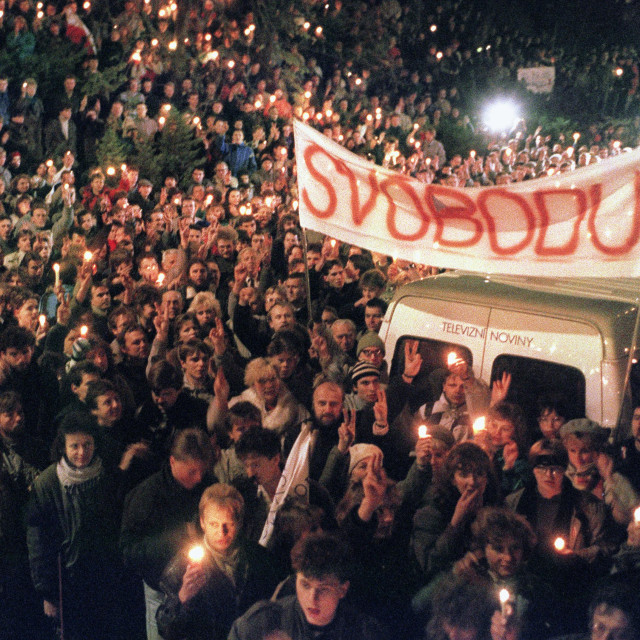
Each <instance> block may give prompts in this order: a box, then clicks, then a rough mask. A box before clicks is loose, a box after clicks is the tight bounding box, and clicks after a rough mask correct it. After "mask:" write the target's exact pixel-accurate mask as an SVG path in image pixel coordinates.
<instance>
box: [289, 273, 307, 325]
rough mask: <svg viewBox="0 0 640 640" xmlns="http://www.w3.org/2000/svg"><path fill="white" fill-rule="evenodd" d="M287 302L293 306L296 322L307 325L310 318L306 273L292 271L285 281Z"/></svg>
mask: <svg viewBox="0 0 640 640" xmlns="http://www.w3.org/2000/svg"><path fill="white" fill-rule="evenodd" d="M284 290H285V293H286V294H287V302H289V303H290V304H291V306H292V307H293V313H294V315H295V319H296V322H299V323H300V324H302V325H306V324H307V321H308V319H309V311H308V307H307V286H306V281H305V274H304V273H290V274H289V275H288V276H287V279H286V280H285V281H284Z"/></svg>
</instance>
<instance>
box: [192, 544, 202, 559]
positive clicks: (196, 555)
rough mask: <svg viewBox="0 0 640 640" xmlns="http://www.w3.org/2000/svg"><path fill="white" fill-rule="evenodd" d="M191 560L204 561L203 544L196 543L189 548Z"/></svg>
mask: <svg viewBox="0 0 640 640" xmlns="http://www.w3.org/2000/svg"><path fill="white" fill-rule="evenodd" d="M188 556H189V560H191V562H202V560H203V559H204V547H203V546H202V545H201V544H196V545H194V546H193V547H191V549H189V553H188Z"/></svg>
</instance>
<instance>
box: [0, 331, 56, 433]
mask: <svg viewBox="0 0 640 640" xmlns="http://www.w3.org/2000/svg"><path fill="white" fill-rule="evenodd" d="M34 348H35V337H34V335H33V334H32V333H31V332H30V331H29V330H28V329H25V328H24V327H19V326H9V327H7V328H6V329H3V331H2V332H0V392H3V391H15V392H16V393H18V394H19V395H20V397H21V398H22V409H23V411H24V428H25V433H26V434H31V435H33V436H34V437H39V438H40V439H42V440H43V441H44V442H45V443H46V444H47V445H51V443H52V442H53V438H54V436H55V433H53V429H52V427H53V424H54V416H55V415H56V413H57V407H58V403H59V393H58V381H57V379H56V377H55V375H54V374H53V373H52V372H51V371H50V370H48V369H46V368H43V367H41V366H40V365H39V364H38V363H37V362H36V361H35V360H34V359H33V352H34Z"/></svg>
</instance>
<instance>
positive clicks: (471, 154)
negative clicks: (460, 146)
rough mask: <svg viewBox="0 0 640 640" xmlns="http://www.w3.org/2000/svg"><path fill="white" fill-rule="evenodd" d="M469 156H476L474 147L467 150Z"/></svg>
mask: <svg viewBox="0 0 640 640" xmlns="http://www.w3.org/2000/svg"><path fill="white" fill-rule="evenodd" d="M469 156H470V157H471V158H475V157H476V150H475V149H471V151H469Z"/></svg>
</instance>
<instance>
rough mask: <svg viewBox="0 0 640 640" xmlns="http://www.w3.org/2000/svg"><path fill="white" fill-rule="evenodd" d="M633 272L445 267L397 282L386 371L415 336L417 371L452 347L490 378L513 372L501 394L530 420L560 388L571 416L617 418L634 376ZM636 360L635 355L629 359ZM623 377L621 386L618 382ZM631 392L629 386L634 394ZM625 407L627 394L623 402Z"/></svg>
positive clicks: (636, 292)
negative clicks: (602, 274)
mask: <svg viewBox="0 0 640 640" xmlns="http://www.w3.org/2000/svg"><path fill="white" fill-rule="evenodd" d="M639 297H640V280H634V279H616V280H602V279H596V278H594V279H553V280H551V279H543V278H522V277H509V276H484V277H483V276H482V275H477V274H471V273H463V272H448V273H444V274H442V275H439V276H435V277H431V278H426V279H424V280H420V281H418V282H413V283H411V284H408V285H406V286H404V287H401V288H400V289H398V290H397V291H396V293H395V295H394V297H393V300H392V301H391V304H390V305H389V309H388V310H387V313H386V315H385V319H384V323H383V325H382V327H381V329H380V336H381V338H382V339H383V340H384V342H385V344H386V352H387V360H388V361H389V366H390V369H391V374H392V375H393V374H394V373H396V372H397V371H399V370H400V367H401V366H402V362H401V360H402V358H403V353H404V348H403V344H404V340H406V339H418V340H419V341H420V353H421V355H422V358H423V369H422V373H424V374H425V376H426V375H428V374H430V373H431V372H433V371H435V370H436V369H439V368H445V367H446V365H447V356H448V355H449V353H450V352H451V351H455V352H456V353H457V354H459V355H462V356H465V357H466V358H467V359H468V360H469V361H470V362H472V364H473V371H474V373H475V375H476V377H480V378H481V379H483V380H485V381H487V382H490V381H492V380H494V379H496V378H497V377H499V376H501V375H502V372H503V371H505V370H506V371H509V372H511V373H512V376H513V382H512V388H511V392H510V395H509V398H510V399H512V400H513V401H514V402H517V403H519V404H520V405H521V406H522V407H523V409H524V410H525V413H526V414H527V417H528V419H529V421H530V425H531V426H532V427H533V424H534V422H533V421H534V420H535V405H536V401H537V400H538V398H539V397H540V396H542V395H547V394H560V395H561V396H563V398H564V400H565V401H566V402H567V404H568V405H569V407H570V410H571V415H569V416H567V417H569V418H572V417H581V416H585V415H586V416H588V417H589V418H591V419H593V420H596V421H597V422H600V423H601V424H602V425H603V426H606V427H609V428H613V427H615V426H616V424H617V422H618V420H619V415H620V412H621V407H622V406H623V399H626V400H630V398H631V389H627V390H626V389H625V384H627V383H626V381H627V379H628V378H629V377H630V378H631V380H633V378H634V375H633V374H634V373H635V371H634V370H632V369H633V367H632V363H631V362H630V357H629V356H630V354H631V353H632V352H633V353H634V354H635V343H634V331H636V330H637V322H638V306H639V304H638V298H639ZM634 362H635V358H634ZM627 386H629V385H628V384H627ZM635 397H636V394H635V393H634V398H635ZM624 404H625V413H627V412H628V410H629V408H630V402H625V403H624Z"/></svg>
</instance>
